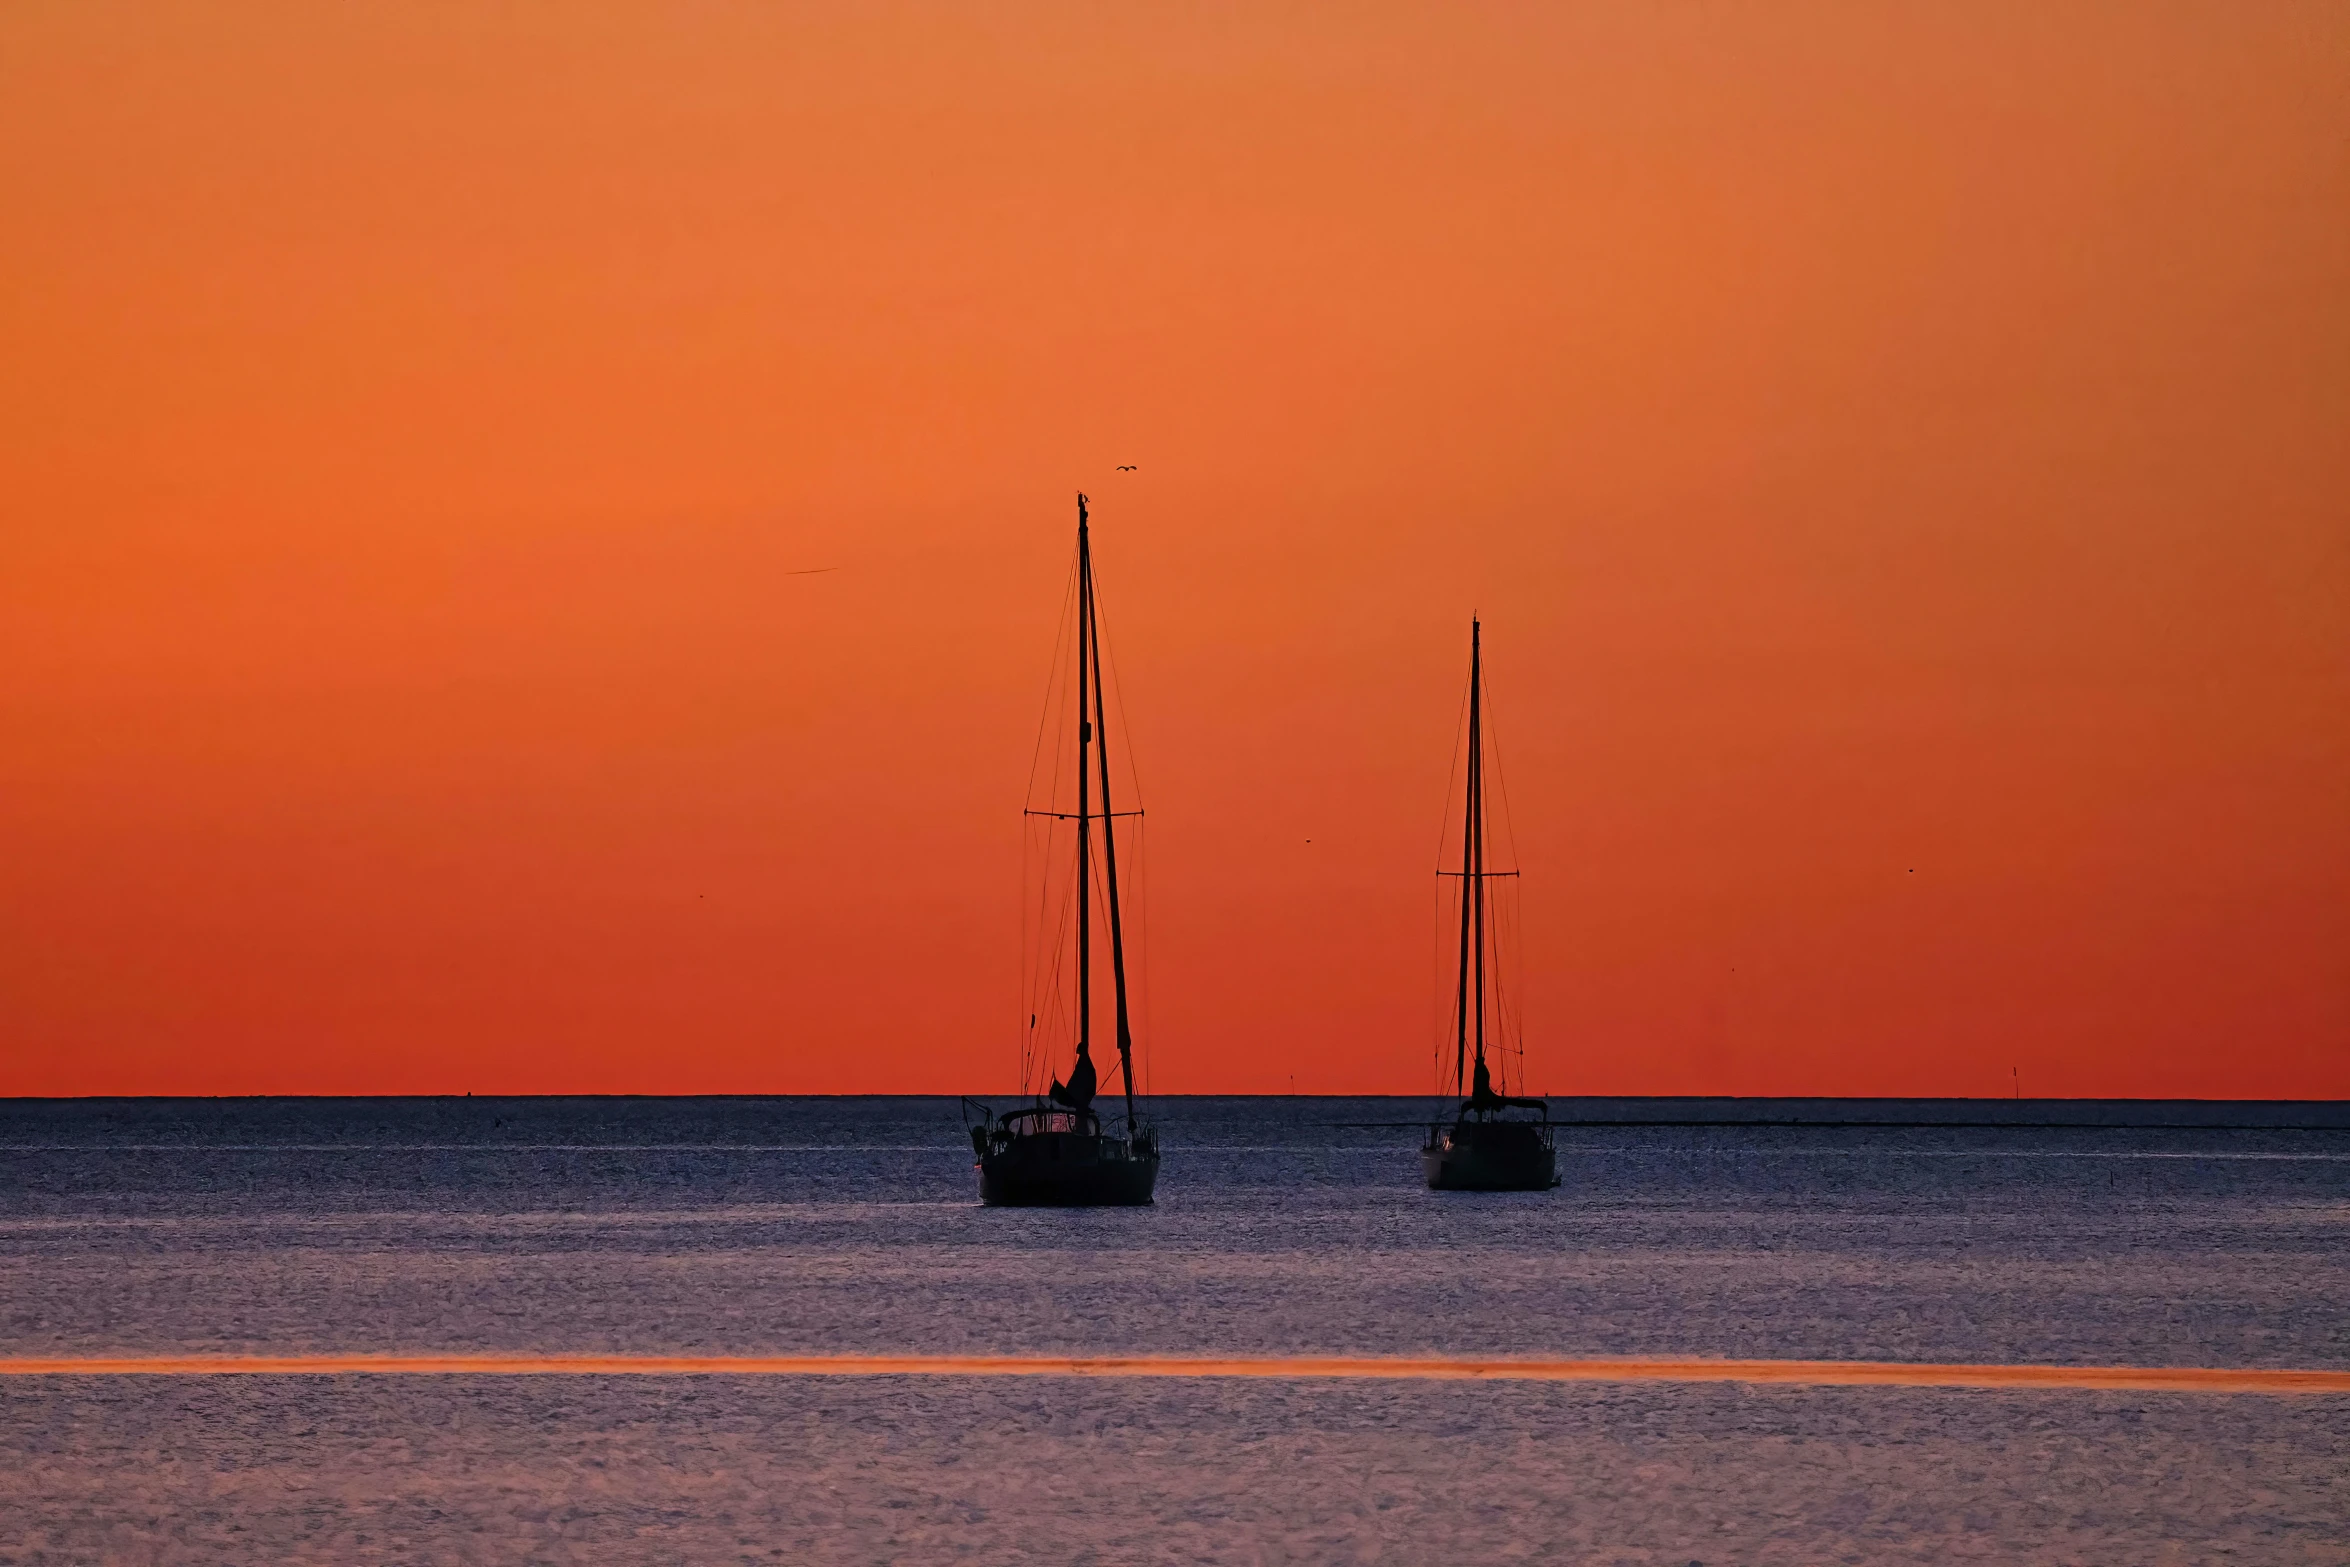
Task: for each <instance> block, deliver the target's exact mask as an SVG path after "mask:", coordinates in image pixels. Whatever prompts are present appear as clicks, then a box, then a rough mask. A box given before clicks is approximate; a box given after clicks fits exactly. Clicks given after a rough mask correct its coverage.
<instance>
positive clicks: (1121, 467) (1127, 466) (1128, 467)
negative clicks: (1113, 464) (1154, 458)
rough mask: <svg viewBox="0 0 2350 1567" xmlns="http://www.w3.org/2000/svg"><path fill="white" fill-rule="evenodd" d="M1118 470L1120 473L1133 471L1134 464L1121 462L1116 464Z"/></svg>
mask: <svg viewBox="0 0 2350 1567" xmlns="http://www.w3.org/2000/svg"><path fill="white" fill-rule="evenodd" d="M1118 471H1119V472H1120V473H1132V472H1133V471H1134V464H1132V463H1130V462H1122V463H1120V464H1118Z"/></svg>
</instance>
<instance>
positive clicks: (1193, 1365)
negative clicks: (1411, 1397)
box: [0, 1355, 2350, 1394]
mask: <svg viewBox="0 0 2350 1567" xmlns="http://www.w3.org/2000/svg"><path fill="white" fill-rule="evenodd" d="M353 1375H358V1376H549V1375H570V1376H793V1377H811V1376H818V1377H820V1376H835V1377H840V1376H847V1377H904V1376H929V1377H1269V1378H1277V1379H1287V1380H1317V1379H1324V1378H1356V1379H1372V1380H1394V1381H1456V1382H1457V1381H1487V1382H1743V1383H1755V1384H1775V1385H1781V1386H1796V1387H1941V1388H2050V1389H2065V1390H2073V1391H2108V1392H2128V1393H2270V1394H2294V1393H2325V1394H2350V1371H2291V1370H2271V1369H2267V1368H2261V1367H2228V1366H2032V1365H1965V1364H1957V1365H1933V1364H1917V1363H1911V1362H1906V1361H1882V1360H1702V1359H1688V1360H1669V1359H1654V1358H1645V1359H1607V1360H1471V1359H1460V1358H1451V1357H1447V1358H1395V1359H1387V1358H1367V1357H1360V1356H1337V1355H1278V1356H1270V1355H1269V1356H1216V1357H1208V1356H1186V1355H1099V1356H1063V1355H149V1356H57V1357H34V1356H19V1357H13V1358H8V1359H0V1376H20V1377H22V1376H353Z"/></svg>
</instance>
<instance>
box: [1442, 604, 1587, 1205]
mask: <svg viewBox="0 0 2350 1567" xmlns="http://www.w3.org/2000/svg"><path fill="white" fill-rule="evenodd" d="M1483 640H1484V628H1483V627H1482V626H1480V625H1479V624H1478V623H1477V621H1475V620H1474V619H1472V620H1471V621H1470V622H1469V787H1468V802H1467V805H1466V807H1465V814H1464V816H1463V818H1462V822H1461V868H1460V869H1459V870H1458V871H1457V872H1456V871H1439V872H1438V873H1437V874H1438V875H1440V876H1453V875H1457V876H1459V878H1460V882H1461V899H1460V905H1461V937H1460V976H1459V980H1458V983H1457V984H1456V986H1455V988H1454V992H1453V1030H1452V1033H1453V1039H1452V1046H1453V1049H1452V1074H1451V1088H1452V1093H1453V1095H1454V1096H1455V1097H1458V1098H1459V1099H1460V1108H1459V1109H1458V1110H1456V1111H1454V1112H1453V1119H1452V1124H1451V1125H1450V1126H1447V1125H1445V1124H1444V1123H1443V1122H1442V1121H1441V1120H1438V1121H1436V1122H1434V1123H1431V1124H1430V1126H1429V1128H1428V1141H1427V1144H1426V1145H1425V1146H1424V1147H1422V1148H1421V1150H1420V1167H1421V1169H1422V1170H1423V1171H1424V1172H1425V1173H1426V1175H1427V1177H1428V1185H1429V1188H1430V1189H1431V1190H1433V1191H1440V1192H1533V1191H1547V1190H1548V1189H1549V1188H1551V1187H1553V1186H1556V1185H1557V1184H1558V1155H1557V1151H1556V1149H1555V1148H1554V1147H1553V1145H1552V1142H1551V1128H1550V1105H1549V1103H1548V1101H1546V1100H1541V1099H1526V1098H1513V1097H1512V1096H1511V1095H1510V1094H1509V1093H1508V1091H1507V1090H1508V1087H1509V1085H1508V1082H1507V1076H1508V1070H1507V1068H1508V1059H1509V1052H1508V1051H1507V1050H1506V1049H1502V1048H1499V1047H1500V1046H1501V1044H1502V1041H1501V1040H1500V1039H1499V1038H1498V1037H1497V1038H1495V1039H1494V1041H1493V1043H1494V1045H1495V1047H1496V1048H1495V1049H1494V1050H1492V1051H1488V1049H1487V1034H1488V1029H1487V1024H1488V1019H1489V1015H1491V1014H1494V1013H1498V1011H1499V1008H1498V1006H1489V1001H1497V1000H1498V995H1497V992H1498V981H1499V979H1500V975H1499V972H1498V968H1499V965H1498V963H1496V964H1494V965H1493V967H1494V970H1495V971H1494V972H1492V973H1488V964H1487V959H1488V957H1489V956H1495V955H1496V954H1495V950H1494V949H1495V937H1496V936H1497V935H1498V929H1497V927H1496V924H1495V922H1494V921H1493V920H1491V919H1489V918H1488V915H1489V913H1490V912H1491V906H1492V892H1491V887H1490V883H1491V882H1493V881H1494V880H1496V879H1499V878H1502V877H1512V876H1515V875H1517V874H1518V873H1517V872H1516V871H1515V870H1505V871H1497V870H1493V869H1491V868H1489V867H1488V865H1487V863H1486V823H1485V733H1484V727H1485V726H1484V708H1485V655H1484V647H1483ZM1494 1059H1499V1060H1500V1061H1501V1062H1502V1064H1503V1076H1504V1082H1503V1085H1502V1087H1501V1088H1500V1089H1496V1088H1495V1087H1494V1085H1493V1071H1492V1061H1493V1060H1494Z"/></svg>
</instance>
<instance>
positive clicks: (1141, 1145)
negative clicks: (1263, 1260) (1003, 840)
mask: <svg viewBox="0 0 2350 1567" xmlns="http://www.w3.org/2000/svg"><path fill="white" fill-rule="evenodd" d="M1076 587H1077V680H1076V686H1077V809H1076V811H1075V812H1063V811H1057V810H1046V811H1037V810H1031V811H1029V813H1028V814H1029V815H1030V816H1032V817H1041V818H1046V819H1047V825H1050V824H1053V823H1061V822H1075V823H1076V828H1077V865H1076V871H1077V875H1076V881H1075V884H1074V894H1075V903H1076V910H1075V913H1076V918H1075V920H1074V925H1075V931H1074V935H1075V946H1076V965H1075V968H1076V974H1075V978H1076V990H1077V998H1076V999H1077V1008H1076V1034H1077V1051H1076V1058H1075V1060H1074V1061H1073V1062H1072V1063H1071V1064H1070V1068H1069V1080H1068V1081H1067V1082H1066V1083H1064V1082H1062V1081H1061V1080H1060V1079H1059V1078H1058V1077H1057V1076H1056V1077H1054V1078H1053V1080H1052V1087H1051V1090H1050V1091H1049V1092H1047V1093H1044V1094H1039V1095H1038V1096H1037V1097H1036V1100H1035V1102H1034V1103H1033V1104H1029V1105H1025V1106H1022V1107H1021V1108H1019V1109H1016V1110H1007V1111H1005V1112H1004V1113H1003V1114H1002V1115H999V1116H992V1117H990V1118H989V1119H987V1120H985V1121H983V1122H982V1123H980V1124H979V1125H976V1126H973V1127H972V1128H971V1150H972V1152H973V1153H974V1154H976V1155H977V1156H978V1161H979V1199H980V1201H981V1202H984V1203H989V1204H993V1205H1000V1206H1018V1207H1050V1208H1092V1207H1116V1206H1135V1205H1139V1204H1143V1203H1147V1202H1149V1201H1150V1200H1151V1195H1152V1191H1153V1189H1154V1188H1155V1187H1156V1186H1157V1184H1158V1179H1159V1140H1158V1134H1157V1133H1156V1132H1155V1131H1154V1130H1152V1128H1151V1127H1150V1126H1148V1125H1147V1124H1145V1123H1143V1122H1142V1121H1140V1120H1139V1119H1137V1118H1136V1115H1135V1111H1134V1031H1133V1028H1132V1026H1131V1024H1130V1022H1129V1017H1128V1010H1127V1004H1126V928H1125V922H1124V919H1123V917H1122V912H1121V909H1120V905H1119V897H1118V892H1119V889H1118V840H1117V836H1116V834H1115V832H1114V831H1113V830H1112V829H1113V826H1114V823H1115V821H1116V818H1117V815H1118V813H1116V812H1114V811H1112V810H1111V809H1110V750H1109V728H1108V723H1107V716H1108V715H1107V708H1106V704H1105V703H1104V702H1103V699H1102V652H1101V628H1100V625H1099V623H1098V620H1097V618H1096V614H1095V607H1094V585H1093V540H1092V535H1091V532H1090V531H1089V528H1088V525H1087V521H1086V511H1085V497H1084V496H1082V495H1080V496H1078V497H1077V584H1076ZM1096 769H1098V774H1099V777H1098V782H1099V786H1100V794H1101V799H1100V808H1099V809H1098V810H1097V809H1095V807H1094V798H1093V794H1094V784H1095V782H1096V778H1095V771H1096ZM1096 823H1099V824H1100V830H1101V844H1100V854H1101V861H1102V864H1101V890H1102V894H1103V901H1104V903H1105V904H1106V908H1105V910H1104V912H1105V913H1106V914H1107V916H1108V919H1107V924H1108V932H1107V933H1108V935H1109V938H1110V985H1111V991H1112V995H1113V1002H1114V1005H1113V1013H1112V1015H1113V1018H1114V1020H1115V1024H1116V1028H1117V1036H1116V1037H1117V1042H1118V1072H1119V1076H1120V1078H1121V1080H1122V1082H1123V1085H1124V1087H1125V1090H1126V1127H1125V1132H1124V1135H1122V1136H1121V1135H1119V1134H1118V1133H1116V1132H1113V1131H1110V1130H1106V1129H1105V1128H1104V1127H1103V1125H1102V1121H1101V1117H1100V1116H1099V1115H1098V1114H1096V1113H1095V1111H1094V1108H1093V1101H1094V1096H1095V1093H1096V1092H1097V1090H1098V1088H1099V1086H1100V1085H1099V1074H1098V1073H1097V1072H1096V1071H1095V1069H1094V1064H1093V921H1094V911H1093V892H1094V874H1095V872H1094V854H1095V844H1094V828H1095V824H1096ZM1064 950H1065V949H1061V948H1058V947H1056V955H1055V958H1054V961H1053V963H1052V965H1051V967H1052V968H1053V969H1054V971H1055V972H1056V973H1057V972H1058V971H1059V962H1058V954H1059V952H1061V951H1064ZM1034 1023H1035V1019H1034V1017H1033V1016H1032V1017H1031V1019H1030V1026H1031V1027H1032V1028H1033V1027H1034ZM1029 1081H1030V1083H1031V1084H1033V1083H1034V1082H1036V1081H1037V1079H1034V1078H1032V1079H1030V1080H1029Z"/></svg>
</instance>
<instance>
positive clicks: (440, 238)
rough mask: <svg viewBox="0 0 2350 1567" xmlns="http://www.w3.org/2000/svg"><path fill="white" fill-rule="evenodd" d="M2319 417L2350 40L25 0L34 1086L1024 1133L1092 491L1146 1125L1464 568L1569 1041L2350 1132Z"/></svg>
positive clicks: (1385, 920) (1364, 1009) (1324, 1054)
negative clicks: (798, 1115) (816, 1102)
mask: <svg viewBox="0 0 2350 1567" xmlns="http://www.w3.org/2000/svg"><path fill="white" fill-rule="evenodd" d="M2346 431H2350V7H2345V6H2343V5H2341V4H2338V3H2337V4H2293V3H2289V0H2273V3H2262V4H2258V5H2244V4H2240V3H2233V0H2231V3H2210V4H2163V3H2154V0H2126V3H2117V4H2111V5H2096V4H2071V3H2062V0H2058V3H2046V0H2032V3H2014V4H2000V3H1988V4H1986V3H1973V0H1970V3H1964V4H1960V3H1952V4H1943V5H1925V4H1898V3H1886V4H1849V5H1843V4H1838V5H1805V4H1784V5H1772V6H1768V7H1760V6H1736V5H1725V4H1720V3H1717V0H1688V3H1680V4H1674V3H1664V4H1655V3H1647V0H1642V3H1630V0H1626V3H1615V4H1604V3H1593V4H1549V5H1532V4H1528V5H1522V6H1492V5H1486V6H1479V5H1473V4H1460V3H1445V4H1428V5H1410V4H1376V3H1359V4H1349V5H1344V6H1337V5H1333V6H1327V7H1323V6H1315V5H1306V4H1263V3H1246V4H1243V3H1231V4H1216V3H1199V4H1173V3H1169V4H1148V5H1142V4H1137V5H1123V6H1120V5H1101V4H1098V3H1085V4H1078V3H1069V4H1055V3H1040V0H997V3H992V4H989V5H985V6H980V5H970V6H943V5H921V4H889V3H873V4H853V5H851V4H840V5H826V4H821V3H815V4H793V5H764V4H747V3H745V4H721V3H699V4H697V3H664V4H659V5H654V4H646V5H641V6H638V5H615V4H609V3H602V0H567V3H564V4H560V5H556V4H547V5H539V4H530V3H523V4H511V5H500V6H494V7H493V6H483V5H475V4H462V5H460V4H449V5H441V4H427V3H400V4H366V3H360V4H348V5H334V6H318V5H306V4H293V3H288V4H282V5H262V4H245V3H237V0H215V3H211V4H204V5H188V6H172V5H163V4H141V5H137V6H127V5H109V4H103V3H99V0H13V3H11V4H10V5H8V6H7V7H6V8H5V10H0V1093H19V1094H23V1093H37V1094H79V1093H116V1092H154V1093H251V1092H442V1091H457V1092H462V1091H467V1090H471V1091H475V1092H497V1091H505V1092H541V1091H567V1090H580V1091H647V1092H671V1091H745V1092H750V1091H830V1090H844V1091H845V1090H902V1091H914V1090H960V1089H973V1090H979V1089H1001V1088H1003V1087H1004V1086H1005V1085H1006V1084H1007V1083H1009V1082H1010V1081H1011V1080H1012V1079H1013V1078H1014V1076H1015V1075H1016V1071H1017V1062H1018V1056H1017V1043H1016V1042H1017V1034H1018V1025H1019V1023H1020V1022H1021V1021H1022V1019H1021V1018H1020V1017H1019V1015H1018V1009H1019V1000H1018V996H1019V988H1020V975H1019V896H1020V888H1019V879H1020V842H1021V836H1020V831H1021V830H1020V820H1019V816H1018V811H1019V808H1020V804H1021V799H1022V789H1023V784H1024V782H1025V780H1026V779H1027V776H1028V761H1029V754H1030V748H1031V746H1032V745H1033V743H1034V741H1035V737H1036V712H1037V704H1038V702H1039V701H1040V700H1041V697H1042V694H1043V690H1044V681H1045V676H1046V665H1047V661H1048V659H1049V657H1050V654H1051V649H1052V638H1053V632H1054V624H1055V620H1054V617H1055V614H1056V609H1057V606H1058V604H1059V602H1060V595H1061V591H1062V588H1063V585H1064V582H1065V580H1066V571H1067V565H1068V552H1069V548H1070V530H1071V526H1072V523H1073V520H1074V519H1073V508H1072V495H1073V492H1074V491H1076V490H1078V489H1080V488H1082V489H1085V490H1087V491H1089V492H1090V493H1091V494H1093V495H1094V497H1095V499H1096V519H1097V523H1098V533H1097V537H1098V551H1099V558H1100V567H1101V574H1102V590H1103V596H1104V605H1105V610H1106V613H1107V615H1108V617H1109V624H1110V628H1111V637H1112V646H1113V648H1114V649H1115V652H1116V656H1117V661H1118V667H1119V670H1120V673H1121V676H1122V682H1123V689H1124V692H1125V695H1126V698H1127V700H1128V702H1129V705H1130V709H1131V714H1132V729H1133V741H1134V747H1135V753H1136V760H1137V767H1138V770H1139V773H1140V776H1141V779H1142V781H1143V785H1144V790H1145V794H1146V798H1147V804H1148V807H1149V810H1150V816H1149V832H1150V838H1149V855H1150V862H1149V878H1150V885H1149V888H1148V897H1149V953H1148V962H1149V972H1150V991H1149V998H1148V1006H1147V1009H1146V1012H1145V1015H1144V1022H1145V1026H1146V1034H1147V1039H1148V1042H1149V1049H1150V1058H1151V1066H1152V1085H1153V1086H1154V1087H1155V1088H1157V1089H1159V1090H1162V1091H1212V1090H1278V1089H1284V1088H1287V1087H1288V1086H1289V1082H1290V1078H1291V1076H1292V1074H1294V1077H1295V1082H1296V1086H1297V1087H1298V1088H1299V1089H1300V1090H1301V1091H1324V1092H1335V1091H1347V1090H1359V1091H1398V1092H1408V1091H1418V1090H1421V1089H1423V1088H1425V1087H1426V1086H1427V1085H1428V1083H1429V1080H1430V1069H1429V1062H1430V1053H1431V1052H1430V1046H1431V1026H1430V1021H1431V1014H1432V1012H1433V1011H1434V992H1435V989H1436V985H1437V981H1436V978H1435V976H1434V975H1432V973H1431V961H1430V960H1431V956H1432V952H1431V949H1432V945H1433V940H1432V937H1433V932H1432V928H1431V927H1432V924H1433V922H1434V911H1435V878H1434V876H1433V874H1432V872H1433V871H1434V869H1435V855H1436V841H1437V835H1438V831H1439V828H1440V820H1439V818H1440V813H1441V811H1442V808H1443V800H1444V794H1445V787H1446V775H1447V768H1448V766H1449V764H1450V760H1451V755H1450V748H1451V745H1452V740H1453V736H1454V733H1455V722H1456V718H1457V714H1458V711H1459V700H1460V694H1461V683H1462V678H1463V674H1464V664H1465V659H1466V643H1467V630H1468V619H1469V616H1470V614H1471V612H1472V610H1474V611H1476V612H1478V613H1481V614H1482V615H1483V616H1484V617H1485V620H1486V623H1487V626H1488V634H1487V646H1488V649H1489V657H1490V664H1491V669H1492V678H1493V698H1494V703H1495V712H1496V723H1497V728H1498V733H1499V738H1500V742H1501V746H1502V755H1503V760H1504V764H1505V767H1506V775H1507V779H1508V783H1509V788H1510V796H1511V798H1510V803H1511V807H1512V816H1513V818H1514V821H1515V824H1516V832H1517V842H1518V849H1519V855H1520V859H1521V862H1522V864H1523V867H1524V869H1525V872H1526V878H1525V880H1524V883H1523V895H1524V923H1525V952H1524V967H1525V975H1524V986H1525V994H1526V1001H1527V1016H1528V1034H1527V1060H1528V1065H1529V1067H1530V1069H1531V1086H1532V1087H1534V1088H1535V1089H1537V1090H1543V1091H1549V1092H1554V1093H1566V1092H1602V1093H1610V1092H1640V1093H1696V1092H1723V1093H1817V1094H1838V1093H1855V1094H1877V1093H1882V1094H1929V1093H1930V1094H1956V1095H1976V1094H2001V1095H2004V1094H2008V1093H2011V1092H2014V1091H2016V1090H2017V1088H2018V1087H2020V1089H2021V1091H2022V1092H2023V1093H2024V1094H2025V1095H2027V1096H2030V1095H2213V1096H2230V1095H2244V1096H2329V1097H2334V1096H2350V436H2346V434H2345V432H2346ZM1124 463H1132V464H1136V465H1138V471H1136V472H1134V473H1130V474H1122V473H1117V472H1115V471H1114V470H1115V468H1116V467H1117V465H1119V464H1124ZM817 568H837V569H836V570H830V571H824V572H821V573H820V574H807V575H800V574H795V573H808V572H815V571H816V569H817ZM1308 839H1311V840H1312V841H1311V843H1308V842H1307V840H1308Z"/></svg>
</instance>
